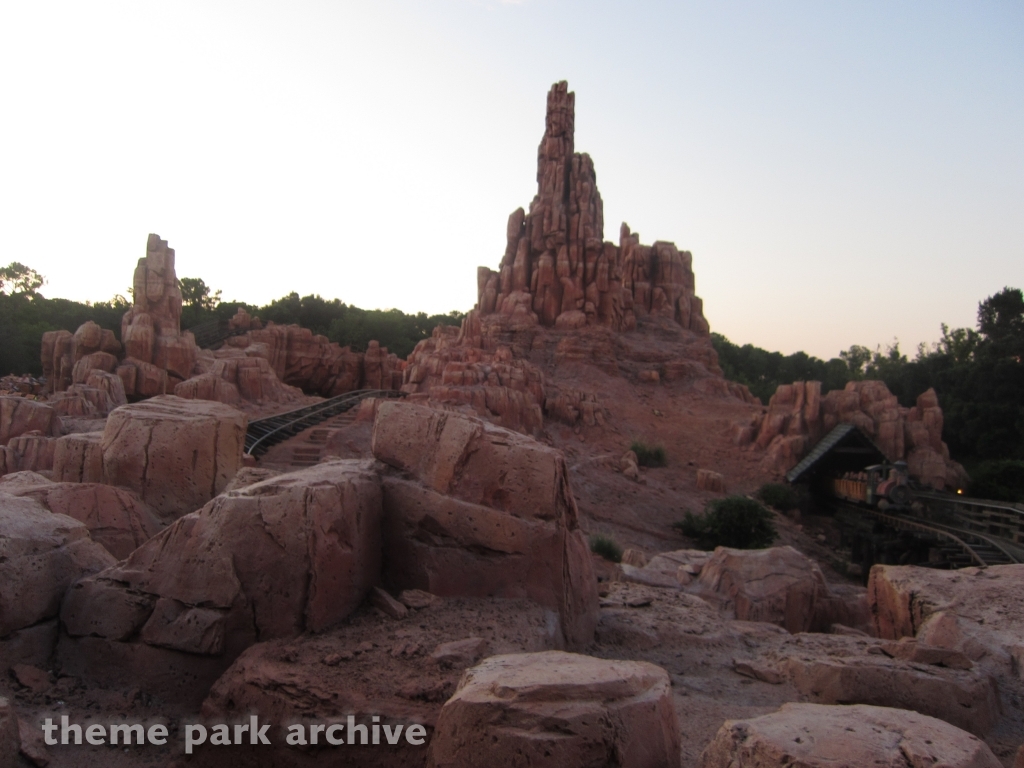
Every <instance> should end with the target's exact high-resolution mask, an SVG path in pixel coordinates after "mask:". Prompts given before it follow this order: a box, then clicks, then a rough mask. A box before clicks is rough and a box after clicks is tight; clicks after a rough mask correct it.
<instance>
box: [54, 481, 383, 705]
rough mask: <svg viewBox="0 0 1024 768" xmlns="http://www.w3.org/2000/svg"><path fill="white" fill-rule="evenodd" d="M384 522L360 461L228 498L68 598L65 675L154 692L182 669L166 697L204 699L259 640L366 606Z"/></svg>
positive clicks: (311, 627) (377, 494)
mask: <svg viewBox="0 0 1024 768" xmlns="http://www.w3.org/2000/svg"><path fill="white" fill-rule="evenodd" d="M380 518H381V490H380V480H379V478H378V477H377V475H376V474H375V473H374V472H373V471H372V470H371V467H370V464H369V463H368V462H365V461H364V462H359V461H337V462H327V463H323V464H319V465H317V466H315V467H310V468H309V469H305V470H301V471H298V472H292V473H289V474H287V475H281V476H277V477H272V478H269V479H267V480H264V481H262V482H259V483H255V484H253V485H249V486H247V487H245V488H242V489H239V490H236V491H230V492H227V493H225V494H222V495H220V496H218V497H217V498H215V499H214V500H213V501H211V502H210V503H209V504H207V505H206V506H205V507H203V508H202V509H200V510H199V511H198V512H195V513H193V514H190V515H186V516H185V517H182V518H181V519H179V520H178V521H177V522H175V523H174V524H173V525H172V526H170V527H169V528H168V529H166V530H165V531H164V532H163V533H162V534H160V535H158V536H157V537H155V538H153V539H151V540H150V541H149V542H148V543H146V544H144V545H143V546H142V547H140V548H139V549H137V550H135V551H134V552H133V553H132V554H131V556H129V557H128V559H127V560H125V561H124V562H122V563H120V564H119V565H117V566H116V567H114V568H110V569H108V570H106V571H104V572H103V573H101V574H97V575H96V577H94V578H91V579H85V580H83V581H81V582H79V583H78V584H76V585H75V587H74V588H72V589H71V590H70V591H69V592H68V595H67V597H66V599H65V601H64V605H63V608H62V614H61V615H62V621H63V623H64V627H65V629H66V632H67V634H68V637H66V638H64V640H63V643H62V648H61V657H62V662H63V665H64V668H65V669H68V670H74V674H84V675H86V676H87V677H89V678H90V679H100V680H102V679H104V678H107V677H109V678H110V679H113V680H115V681H120V680H131V681H134V682H133V684H135V685H140V686H143V687H144V688H146V689H147V690H154V691H156V690H157V689H159V688H160V686H162V685H163V684H164V682H166V680H167V679H168V678H173V677H174V675H176V674H178V672H181V673H183V674H185V675H186V676H185V678H184V679H183V681H178V682H174V683H173V684H172V689H174V690H171V691H168V692H167V694H166V695H167V696H168V697H172V698H173V697H178V696H182V697H185V698H186V699H187V698H188V697H192V698H193V700H195V701H196V702H198V700H201V699H202V696H203V695H204V694H205V692H206V690H207V689H208V688H209V685H210V684H211V683H212V682H213V680H214V679H215V678H216V675H217V674H219V673H220V672H222V671H223V670H224V669H225V668H226V667H227V666H228V665H229V664H230V663H231V662H232V661H233V660H234V658H235V657H236V656H237V655H238V654H239V653H240V652H241V651H242V650H244V649H245V648H246V647H248V646H249V645H251V644H252V643H254V642H256V641H257V640H267V639H271V638H275V637H294V636H295V635H298V634H301V633H302V632H304V631H311V632H319V631H323V630H324V629H325V628H327V627H329V626H331V625H333V624H336V623H338V622H339V621H341V620H342V619H344V618H345V617H346V616H348V614H349V613H351V612H352V611H353V610H354V609H355V608H356V606H358V605H359V603H360V602H361V601H362V599H363V597H364V595H365V594H366V592H367V590H369V589H370V587H371V586H373V585H374V584H375V583H377V581H378V580H379V578H380V564H381V555H380V552H381V544H380V524H381V523H380ZM186 683H187V684H186ZM161 695H165V694H164V693H161Z"/></svg>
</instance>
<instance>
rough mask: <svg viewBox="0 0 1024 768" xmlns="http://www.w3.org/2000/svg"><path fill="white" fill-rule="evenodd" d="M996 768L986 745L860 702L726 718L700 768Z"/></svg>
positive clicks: (914, 716)
mask: <svg viewBox="0 0 1024 768" xmlns="http://www.w3.org/2000/svg"><path fill="white" fill-rule="evenodd" d="M735 766H757V768H786V767H788V766H800V768H861V766H894V767H895V766H901V767H902V766H912V767H913V768H926V767H927V766H943V768H999V766H1000V762H999V761H998V760H997V759H996V757H995V755H993V754H992V751H991V750H990V749H989V748H988V746H987V745H986V744H985V742H983V741H981V740H980V739H979V738H977V737H976V736H972V735H971V734H969V733H967V732H966V731H962V730H960V729H959V728H957V727H955V726H952V725H949V724H948V723H944V722H943V721H941V720H936V719H935V718H933V717H928V716H927V715H920V714H918V713H916V712H907V711H906V710H902V709H891V708H889V707H872V706H868V705H865V704H856V705H853V706H833V705H828V704H784V705H783V706H782V708H781V709H780V710H779V711H777V712H773V713H772V714H770V715H763V716H761V717H754V718H750V719H746V720H727V721H726V722H725V724H724V725H723V726H722V727H721V729H719V731H718V733H717V734H716V735H715V738H714V740H713V741H712V742H711V744H709V745H708V747H707V748H706V749H705V750H704V752H703V754H702V755H701V758H700V768H734V767H735Z"/></svg>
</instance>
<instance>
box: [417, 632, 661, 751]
mask: <svg viewBox="0 0 1024 768" xmlns="http://www.w3.org/2000/svg"><path fill="white" fill-rule="evenodd" d="M679 749H680V744H679V727H678V725H677V723H676V713H675V707H674V705H673V703H672V693H671V684H670V682H669V678H668V673H666V672H665V670H664V669H662V668H661V667H657V666H655V665H653V664H649V663H647V662H642V661H609V660H607V659H597V658H594V657H591V656H581V655H578V654H571V653H564V652H562V651H546V652H542V653H530V654H509V655H504V656H492V657H491V658H489V659H486V660H484V661H483V662H482V663H481V664H479V665H478V666H476V667H473V668H472V669H470V670H468V671H467V672H466V673H465V675H464V676H463V678H462V681H461V682H460V683H459V688H458V690H457V691H456V692H455V695H454V696H452V697H451V698H450V699H449V700H448V702H447V703H446V704H445V705H444V707H443V708H442V710H441V715H440V717H439V718H438V721H437V728H436V729H435V733H434V738H433V740H432V741H431V743H430V756H429V759H428V762H427V765H428V766H430V767H431V768H462V767H463V766H464V767H465V768H476V766H483V765H486V766H493V767H494V768H502V767H504V766H509V767H510V768H511V766H524V765H528V766H552V767H554V766H558V768H577V767H579V768H583V767H584V766H586V767H587V768H591V767H592V768H599V767H603V766H608V765H622V766H631V767H632V768H648V767H649V768H655V766H658V767H659V768H661V767H662V766H668V767H671V766H678V765H679V760H680V756H679Z"/></svg>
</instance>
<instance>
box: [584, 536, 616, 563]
mask: <svg viewBox="0 0 1024 768" xmlns="http://www.w3.org/2000/svg"><path fill="white" fill-rule="evenodd" d="M590 551H591V552H593V553H594V554H596V555H600V556H601V557H603V558H604V559H605V560H611V561H612V562H613V563H618V562H620V561H621V560H622V547H620V546H619V545H618V544H616V543H615V539H613V538H611V537H610V536H605V535H604V534H600V533H595V534H594V535H593V536H591V537H590Z"/></svg>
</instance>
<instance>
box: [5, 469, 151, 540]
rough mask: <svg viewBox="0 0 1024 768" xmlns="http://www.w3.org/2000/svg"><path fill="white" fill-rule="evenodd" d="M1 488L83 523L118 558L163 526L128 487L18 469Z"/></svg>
mask: <svg viewBox="0 0 1024 768" xmlns="http://www.w3.org/2000/svg"><path fill="white" fill-rule="evenodd" d="M0 492H3V493H7V494H10V495H11V496H22V497H26V498H32V499H35V500H36V501H38V502H39V503H40V504H42V505H43V507H44V508H45V509H48V510H49V511H50V512H54V513H56V514H59V515H66V516H67V517H71V518H74V519H75V520H78V521H79V522H81V523H84V524H85V525H86V527H87V528H88V529H89V535H90V536H91V537H92V540H93V541H95V542H97V543H98V544H100V545H102V546H103V547H104V548H106V550H107V551H108V552H110V554H112V555H113V556H114V557H116V558H117V559H119V560H120V559H123V558H125V557H128V555H130V554H131V553H132V552H133V551H134V550H135V549H136V548H138V547H140V546H141V545H142V544H144V543H145V542H146V541H148V540H149V539H150V538H152V537H153V536H155V535H156V534H157V533H159V532H160V530H161V529H162V528H163V526H162V525H161V523H160V520H159V518H158V517H157V516H156V514H155V513H154V512H153V510H151V509H150V508H149V507H148V506H147V505H146V503H145V502H143V501H142V499H140V498H139V497H138V496H137V495H136V494H134V493H132V492H131V491H129V490H127V489H126V488H115V487H113V486H110V485H103V484H101V483H80V482H73V483H55V482H53V481H51V480H48V479H47V478H45V477H43V476H42V475H39V474H36V473H34V472H17V473H14V474H11V475H7V476H6V477H4V478H3V479H0Z"/></svg>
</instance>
